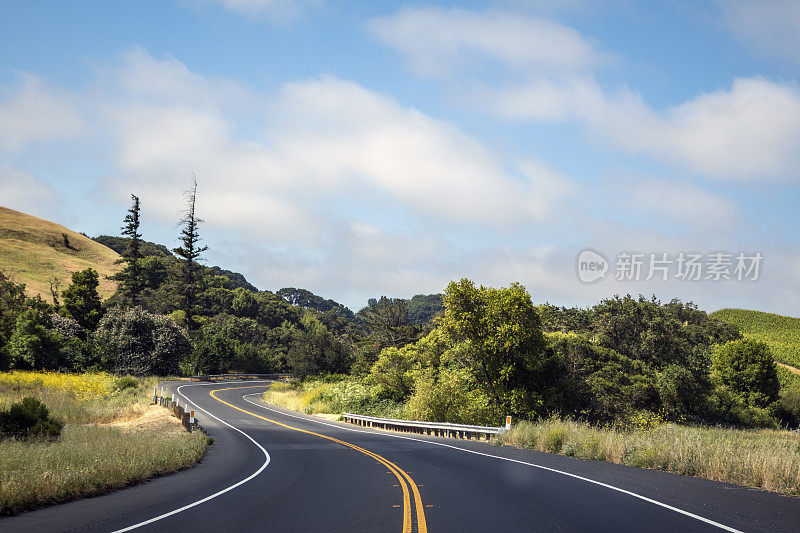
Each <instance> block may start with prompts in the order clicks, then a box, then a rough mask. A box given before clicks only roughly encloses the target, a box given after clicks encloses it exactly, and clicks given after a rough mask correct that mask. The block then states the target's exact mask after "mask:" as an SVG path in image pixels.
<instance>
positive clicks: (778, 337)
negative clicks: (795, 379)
mask: <svg viewBox="0 0 800 533" xmlns="http://www.w3.org/2000/svg"><path fill="white" fill-rule="evenodd" d="M711 316H712V317H714V318H718V319H720V320H723V321H725V322H728V323H730V324H734V325H736V326H738V327H739V330H740V331H741V332H742V335H744V336H745V337H748V338H751V339H755V340H759V341H764V342H766V343H767V344H768V345H769V346H770V348H772V353H773V354H774V355H775V359H776V360H777V361H779V362H781V363H784V364H787V365H791V366H794V367H798V368H800V318H792V317H788V316H781V315H775V314H772V313H763V312H761V311H748V310H746V309H722V310H720V311H716V312H714V313H711Z"/></svg>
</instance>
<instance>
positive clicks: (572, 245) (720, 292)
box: [0, 0, 800, 316]
mask: <svg viewBox="0 0 800 533" xmlns="http://www.w3.org/2000/svg"><path fill="white" fill-rule="evenodd" d="M798 35H800V3H798V2H796V1H794V0H769V1H767V0H761V1H759V0H754V1H746V0H729V1H719V2H714V1H709V2H695V1H688V0H687V1H685V2H682V1H670V2H660V3H653V2H645V1H642V2H636V1H634V0H618V1H616V0H609V1H608V2H602V3H599V2H592V1H588V0H587V1H582V0H560V1H555V2H545V1H539V0H529V1H524V0H509V1H507V2H498V3H486V2H463V3H458V2H455V3H448V4H436V3H424V2H413V3H408V2H406V3H400V2H378V1H375V2H361V3H359V2H349V1H348V2H345V1H335V0H327V1H325V0H177V1H175V2H169V1H162V0H158V1H152V2H144V1H142V2H131V3H121V2H107V1H97V2H88V1H87V2H52V3H49V2H34V1H30V2H4V3H3V4H2V6H0V205H3V206H7V207H11V208H13V209H18V210H21V211H25V212H28V213H32V214H35V215H38V216H41V217H44V218H47V219H50V220H54V221H57V222H59V223H62V224H64V225H66V226H69V227H71V228H73V229H75V230H77V231H83V232H86V233H87V234H89V235H98V234H103V233H105V234H116V233H117V232H118V229H119V226H120V224H121V221H122V218H123V216H124V214H125V210H126V209H127V207H128V204H129V196H130V194H131V193H135V194H137V195H138V196H139V197H140V198H141V200H142V205H143V217H144V222H143V227H142V229H143V232H144V236H145V238H146V239H148V240H153V241H156V242H160V243H164V244H167V245H169V246H173V245H175V244H176V236H177V229H176V222H177V219H178V216H179V211H180V209H181V207H182V194H181V192H182V190H184V189H185V188H186V187H187V186H188V185H189V183H190V177H191V175H192V173H195V174H196V176H197V179H198V183H199V191H198V198H199V199H198V210H199V214H200V216H202V217H203V218H204V219H205V221H206V223H205V225H204V227H203V229H202V231H203V236H204V239H205V244H207V245H208V246H209V247H210V250H209V252H208V253H207V260H208V262H209V264H219V265H221V266H223V267H225V268H230V269H233V270H238V271H241V272H242V273H244V274H245V275H246V276H247V277H248V279H249V280H250V281H251V282H252V283H254V284H255V285H257V286H258V287H259V288H262V289H270V290H276V289H278V288H281V287H285V286H297V287H305V288H308V289H310V290H312V291H314V292H316V293H318V294H321V295H324V296H326V297H329V298H334V299H336V300H339V301H341V302H343V303H345V304H346V305H348V306H350V307H352V308H354V309H358V308H360V307H361V306H362V305H363V304H364V303H365V301H366V299H367V298H368V297H371V296H379V295H381V294H385V295H389V296H401V297H409V296H411V295H413V294H418V293H431V292H439V291H441V290H442V288H443V287H444V286H445V285H446V283H447V282H448V281H449V280H451V279H458V278H460V277H465V276H466V277H470V278H472V279H474V280H475V281H477V282H479V283H482V284H486V285H495V286H497V285H507V284H508V283H511V282H514V281H518V282H520V283H522V284H523V285H525V286H526V287H527V288H528V289H529V290H530V291H531V292H532V294H533V297H534V300H535V301H536V302H543V301H550V302H552V303H557V304H560V305H575V304H579V305H585V304H589V303H592V302H594V301H596V300H598V299H599V298H602V297H606V296H610V295H612V294H615V293H621V294H624V293H632V294H639V293H643V294H646V295H649V294H653V293H655V294H656V295H657V296H658V297H660V298H661V299H664V300H668V299H671V298H674V297H678V298H681V299H684V300H693V301H695V302H696V303H698V304H699V305H700V306H701V307H702V308H704V309H707V310H715V309H719V308H722V307H746V308H756V309H761V310H766V311H773V312H779V313H784V314H791V315H794V316H800V290H799V288H800V242H798V237H797V234H796V232H797V228H798V224H797V222H798V215H797V213H798V207H799V206H800V86H799V85H798V78H799V76H800V74H799V73H800V46H798ZM586 249H590V250H593V251H594V252H596V253H599V254H600V256H602V257H603V258H605V260H606V261H607V268H608V271H607V272H606V275H605V276H604V277H602V278H600V279H598V280H596V281H594V282H593V283H584V282H583V281H581V278H580V276H579V271H578V266H577V258H578V256H579V254H580V253H581V252H582V251H583V250H586ZM621 254H629V256H631V257H635V258H638V259H637V260H634V261H632V262H631V263H630V264H633V263H636V262H637V261H638V262H639V263H640V264H641V267H640V268H641V271H640V273H639V274H638V275H635V273H634V272H633V271H632V270H631V269H629V268H628V267H627V265H628V262H627V260H626V259H625V257H628V256H625V255H621ZM651 254H654V255H651ZM664 254H666V256H665V255H664ZM681 254H684V255H683V257H684V258H685V257H689V256H690V255H694V256H697V257H699V259H698V260H697V261H696V262H699V264H700V265H701V268H702V269H703V270H702V271H701V272H700V274H699V276H689V277H690V278H693V277H699V278H700V279H685V278H686V277H687V276H680V269H681V267H682V266H681V264H679V261H678V258H679V257H681ZM717 254H722V259H720V257H719V256H718V255H717ZM739 254H741V256H742V257H743V259H744V260H745V261H747V260H750V263H748V264H747V266H748V268H749V267H751V266H753V262H754V260H752V259H751V258H753V257H755V256H756V254H760V255H761V257H763V260H761V261H759V262H758V264H757V266H758V269H757V270H758V271H757V273H756V272H755V271H753V270H752V269H750V272H749V273H747V272H745V275H744V276H742V271H741V270H739V271H738V272H737V271H736V266H737V264H738V263H737V257H738V256H739ZM654 258H658V259H659V260H661V261H664V260H666V261H665V262H662V263H659V265H660V266H662V267H665V268H664V269H659V270H654V271H653V272H650V268H651V266H652V264H653V259H654ZM712 263H714V264H716V267H714V265H712ZM714 268H716V272H720V271H722V272H723V274H727V275H728V277H730V278H731V279H725V277H726V276H725V275H720V274H716V275H715V274H713V272H714ZM737 274H738V275H737ZM756 274H757V275H756ZM664 277H666V279H664ZM737 277H741V278H742V279H737ZM755 277H757V279H753V278H755ZM618 278H623V279H618ZM637 278H638V279H637ZM647 278H651V279H649V280H648V279H647ZM716 278H719V279H716Z"/></svg>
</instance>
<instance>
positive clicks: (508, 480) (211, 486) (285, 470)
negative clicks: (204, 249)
mask: <svg viewBox="0 0 800 533" xmlns="http://www.w3.org/2000/svg"><path fill="white" fill-rule="evenodd" d="M170 386H171V387H172V390H174V391H175V392H177V393H178V394H179V395H180V396H181V397H182V398H184V399H186V400H188V401H189V402H191V403H192V404H193V405H195V406H196V410H197V411H198V418H199V420H200V422H201V424H202V425H203V427H204V428H205V429H206V430H207V431H208V432H209V433H210V434H211V435H212V436H213V437H214V439H215V445H214V446H212V447H211V448H210V450H209V452H208V454H207V456H206V457H205V458H204V459H203V461H202V462H201V463H200V464H199V465H197V466H196V467H194V468H191V469H189V470H186V471H184V472H180V473H177V474H174V475H171V476H166V477H163V478H158V479H155V480H153V481H150V482H148V483H145V484H142V485H139V486H136V487H133V488H129V489H126V490H123V491H119V492H115V493H112V494H108V495H105V496H100V497H96V498H90V499H86V500H81V501H76V502H71V503H68V504H64V505H59V506H54V507H50V508H46V509H42V510H40V511H34V512H31V513H26V514H23V515H20V516H17V517H9V518H2V519H0V531H4V532H5V531H76V530H80V531H237V532H238V531H259V532H263V531H391V532H404V533H405V532H408V533H410V532H412V531H417V532H420V533H424V532H426V531H432V532H434V531H495V530H502V531H547V530H559V531H565V530H566V531H800V500H797V499H795V498H789V497H784V496H779V495H776V494H773V493H768V492H764V491H758V490H752V489H747V488H743V487H737V486H734V485H729V484H723V483H716V482H713V481H708V480H704V479H698V478H688V477H682V476H677V475H673V474H668V473H664V472H657V471H651V470H643V469H637V468H631V467H626V466H621V465H614V464H609V463H603V462H596V461H584V460H579V459H573V458H567V457H563V456H559V455H553V454H545V453H541V452H535V451H532V450H518V449H515V448H508V447H494V446H491V445H489V444H487V443H484V442H473V441H461V440H454V439H444V438H435V437H425V436H415V437H410V436H407V435H403V434H394V433H388V432H379V431H374V430H370V429H364V428H360V427H359V428H356V427H353V426H350V425H346V424H341V423H335V422H329V421H326V420H322V419H318V418H316V417H313V416H306V415H302V414H299V413H295V412H290V411H286V410H284V409H279V408H276V407H274V406H271V405H265V404H263V403H261V402H260V401H259V393H260V392H261V391H263V390H264V389H265V388H266V387H268V386H269V383H268V382H227V383H207V384H206V383H204V384H189V385H187V384H185V382H175V383H172V384H170Z"/></svg>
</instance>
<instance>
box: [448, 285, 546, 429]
mask: <svg viewBox="0 0 800 533" xmlns="http://www.w3.org/2000/svg"><path fill="white" fill-rule="evenodd" d="M444 305H445V311H444V316H443V318H442V321H441V327H442V330H443V332H444V334H445V335H446V336H447V337H448V338H449V340H450V342H451V343H452V344H453V345H456V346H454V348H453V349H452V350H451V353H452V358H453V360H454V361H455V362H456V363H457V364H459V365H461V366H462V367H463V368H465V369H466V370H467V371H469V372H470V374H471V375H472V376H473V378H474V379H475V382H476V383H477V384H478V386H480V387H481V388H482V389H483V391H484V393H485V394H486V396H488V397H489V398H490V400H491V401H492V403H493V404H494V406H495V408H497V409H500V410H501V411H503V412H506V413H508V414H512V415H516V416H537V415H540V414H541V412H542V407H543V401H542V390H543V387H542V383H540V382H539V379H538V378H539V374H540V372H541V371H542V370H543V369H544V366H545V363H546V361H545V359H547V354H546V353H545V347H546V342H545V338H544V335H543V334H542V324H541V322H540V320H539V315H538V314H536V311H535V309H534V307H533V303H532V302H531V297H530V294H528V292H527V291H526V290H525V288H524V287H523V286H522V285H520V284H518V283H514V284H512V285H511V286H510V287H507V288H500V289H495V288H492V287H483V286H481V287H476V286H475V284H474V283H473V282H472V281H470V280H468V279H462V280H461V281H459V282H454V281H453V282H450V284H449V285H448V286H447V289H446V290H445V295H444Z"/></svg>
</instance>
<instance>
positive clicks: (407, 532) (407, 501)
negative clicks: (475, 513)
mask: <svg viewBox="0 0 800 533" xmlns="http://www.w3.org/2000/svg"><path fill="white" fill-rule="evenodd" d="M258 387H264V385H251V386H248V387H228V388H225V389H215V390H212V391H211V392H209V394H210V395H211V397H212V398H214V399H215V400H217V401H218V402H222V403H224V404H225V405H227V406H229V407H233V408H234V409H236V410H238V411H241V412H243V413H247V414H248V415H251V416H254V417H256V418H260V419H261V420H265V421H267V422H271V423H273V424H276V425H278V426H281V427H285V428H287V429H292V430H294V431H299V432H301V433H308V434H309V435H314V436H316V437H320V438H323V439H327V440H330V441H333V442H335V443H337V444H341V445H342V446H347V447H348V448H352V449H353V450H356V451H357V452H361V453H363V454H364V455H368V456H370V457H372V458H373V459H375V460H376V461H378V462H379V463H381V464H382V465H384V466H385V467H386V468H388V469H389V471H390V472H391V473H392V474H394V476H395V477H396V478H397V480H398V482H399V484H400V487H401V488H402V489H403V533H411V530H412V519H411V496H410V494H409V487H410V488H411V492H412V493H413V494H414V507H415V508H416V511H417V513H416V515H417V531H418V532H419V533H427V531H428V526H427V524H426V522H425V507H424V506H423V505H422V496H421V495H420V493H419V488H418V487H417V484H416V483H414V480H413V479H411V476H409V475H408V474H407V473H406V472H405V470H403V469H402V468H400V467H399V466H397V465H396V464H394V463H393V462H391V461H390V460H388V459H386V458H385V457H382V456H380V455H378V454H377V453H375V452H371V451H369V450H367V449H364V448H362V447H361V446H356V445H355V444H352V443H350V442H347V441H343V440H340V439H336V438H333V437H329V436H327V435H322V434H321V433H315V432H313V431H308V430H307V429H300V428H296V427H293V426H290V425H287V424H284V423H283V422H278V421H277V420H272V419H271V418H266V417H263V416H261V415H258V414H256V413H252V412H250V411H247V410H245V409H242V408H241V407H237V406H235V405H233V404H232V403H228V402H226V401H225V400H221V399H219V398H217V396H216V395H215V394H214V393H215V392H221V391H226V390H234V389H253V388H258Z"/></svg>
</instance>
